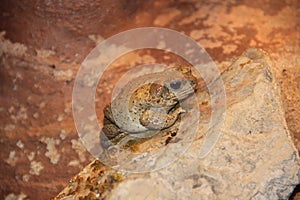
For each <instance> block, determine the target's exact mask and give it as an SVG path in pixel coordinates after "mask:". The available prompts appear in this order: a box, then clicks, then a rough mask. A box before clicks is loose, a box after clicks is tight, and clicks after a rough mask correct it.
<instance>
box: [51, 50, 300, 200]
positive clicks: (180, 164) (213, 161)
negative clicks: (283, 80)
mask: <svg viewBox="0 0 300 200" xmlns="http://www.w3.org/2000/svg"><path fill="white" fill-rule="evenodd" d="M271 68H272V63H271V61H270V60H269V58H268V57H267V56H266V55H265V53H264V52H262V51H258V50H256V49H249V50H247V51H246V52H245V53H244V54H243V55H242V56H241V57H239V58H237V59H236V60H235V61H234V62H233V64H231V65H229V66H228V68H226V70H225V71H224V72H223V73H222V79H223V81H224V84H225V90H226V93H227V98H226V106H227V109H226V116H225V121H224V122H222V121H221V120H220V121H219V122H218V123H223V124H222V129H221V132H219V130H218V129H217V127H218V126H219V124H218V123H217V124H215V125H214V126H213V127H212V130H211V131H210V132H209V133H208V134H218V133H219V134H220V138H219V140H218V142H217V144H216V146H215V147H214V148H213V150H212V151H211V152H210V153H209V154H208V156H206V157H205V158H203V159H201V158H199V149H200V147H201V145H202V144H203V141H204V140H205V139H206V137H209V136H207V135H206V134H205V136H204V137H200V136H201V135H203V132H202V131H203V129H199V131H198V132H197V133H196V136H195V138H196V140H195V141H194V142H193V143H192V145H191V147H190V148H189V149H188V150H187V151H186V152H184V153H183V154H182V155H180V157H179V159H178V160H177V161H176V162H173V163H172V164H170V165H169V166H167V167H165V168H163V169H161V170H158V171H152V172H149V173H141V174H132V173H126V172H123V177H122V180H120V182H118V184H113V183H112V184H111V186H112V187H114V189H112V191H111V193H109V195H108V194H107V193H102V192H101V191H99V188H101V187H102V186H103V185H105V182H102V184H101V183H99V181H98V182H97V184H92V185H88V186H86V184H87V181H85V180H87V179H88V180H89V181H90V180H95V179H97V176H100V177H102V175H101V174H94V173H90V171H91V170H92V168H91V165H89V166H87V167H86V168H85V169H84V171H83V172H81V173H80V174H79V175H78V176H77V177H75V178H73V180H75V182H76V184H73V182H72V184H70V186H69V187H67V188H66V189H65V190H64V191H62V193H60V194H59V196H58V197H57V199H62V198H63V197H66V196H68V197H76V198H78V197H86V196H87V195H89V197H98V198H102V197H103V198H104V197H106V198H108V199H146V198H149V199H274V200H275V199H287V198H288V197H289V196H290V194H291V193H292V191H293V189H294V187H295V185H296V184H297V183H298V182H299V180H300V171H299V170H300V162H299V157H298V154H297V151H296V148H295V147H294V145H293V142H292V139H291V135H290V133H289V131H288V129H287V126H286V122H285V118H284V114H283V108H282V105H281V99H280V94H279V91H278V89H279V88H278V85H277V83H276V80H275V78H274V76H273V72H272V69H271ZM213 84H214V83H213ZM213 87H214V86H213ZM203 94H204V95H205V94H206V91H204V90H200V91H199V92H198V94H197V96H198V97H199V98H201V97H202V96H203ZM217 95H218V94H217ZM204 99H205V98H204ZM204 99H203V98H201V101H203V100H204ZM189 122H191V120H189ZM202 123H203V122H202V121H201V122H200V124H202ZM202 125H204V124H202ZM193 126H195V124H192V123H191V124H189V127H190V128H188V129H187V130H185V131H186V132H189V131H191V130H192V128H191V127H193ZM183 134H184V133H183ZM183 140H184V138H183ZM169 145H170V146H172V145H175V144H172V143H171V144H169ZM165 148H167V147H165ZM133 159H134V160H137V162H138V160H139V159H138V158H133ZM161 159H164V158H163V156H160V157H157V158H152V161H153V162H154V163H155V164H154V165H153V168H157V166H156V165H159V163H161ZM95 163H97V162H96V161H95V162H94V164H95ZM92 165H93V164H92ZM116 173H117V172H116ZM119 173H122V171H120V172H119ZM87 177H89V178H87ZM76 180H80V181H76ZM78 185H83V186H84V187H79V186H78ZM109 190H111V188H110V189H109ZM70 191H76V192H75V193H73V192H70ZM102 195H104V196H102ZM107 195H108V196H107Z"/></svg>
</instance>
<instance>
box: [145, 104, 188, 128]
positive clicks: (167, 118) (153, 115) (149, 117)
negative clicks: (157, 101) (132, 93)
mask: <svg viewBox="0 0 300 200" xmlns="http://www.w3.org/2000/svg"><path fill="white" fill-rule="evenodd" d="M182 113H185V110H183V109H182V108H181V107H178V108H176V109H175V110H174V111H172V112H170V113H161V112H155V111H153V110H147V111H145V112H144V113H143V114H142V116H141V117H140V123H141V124H142V125H143V126H145V127H147V128H148V129H154V130H161V129H165V128H169V127H171V126H172V125H173V124H174V123H175V122H176V121H177V119H178V117H179V116H180V115H181V114H182Z"/></svg>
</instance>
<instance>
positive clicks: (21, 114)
mask: <svg viewBox="0 0 300 200" xmlns="http://www.w3.org/2000/svg"><path fill="white" fill-rule="evenodd" d="M120 2H121V3H120ZM299 3H300V2H299V1H298V0H273V1H269V0H254V1H248V0H240V1H198V0H178V1H161V0H153V1H138V0H130V1H126V3H124V2H123V1H122V0H116V1H110V0H93V1H83V0H79V1H76V2H73V1H64V2H61V4H59V3H56V2H54V1H30V2H27V1H26V2H25V1H21V0H16V1H10V0H3V1H1V6H0V10H1V14H0V30H1V39H0V60H1V61H0V148H1V152H0V157H1V159H2V160H3V162H2V163H1V165H0V171H1V172H2V173H0V185H1V187H0V199H5V198H7V199H11V198H19V199H32V200H34V199H38V200H40V199H41V197H43V198H44V199H49V198H50V197H52V196H54V195H56V194H57V193H58V192H59V191H61V190H62V189H63V188H64V187H65V186H66V184H67V182H68V180H69V179H70V177H72V176H74V175H75V174H77V173H78V172H79V171H80V170H81V169H82V168H83V167H84V166H86V165H87V164H88V163H89V162H91V161H92V160H93V157H92V156H91V155H90V154H89V153H88V152H87V151H86V149H85V148H84V146H82V144H81V141H80V139H79V138H78V134H77V131H76V128H75V126H74V120H73V116H72V108H71V101H72V98H71V97H72V90H73V83H74V82H73V81H74V79H75V76H76V72H77V70H78V69H79V67H80V63H81V62H82V60H83V59H84V58H85V57H86V55H87V54H88V53H89V51H90V50H91V49H93V48H94V47H95V46H96V44H97V43H98V42H100V41H102V40H103V39H106V38H108V37H110V36H112V35H115V34H117V33H119V32H121V31H123V30H128V29H132V28H137V27H145V26H160V27H166V28H170V29H173V30H177V31H179V32H182V33H184V34H186V35H188V36H190V37H191V38H193V39H194V40H196V41H197V43H198V44H200V45H201V46H202V47H204V48H205V49H206V50H207V52H209V54H210V55H211V57H212V58H213V60H214V61H215V62H219V63H218V65H219V66H221V68H222V66H227V64H228V63H229V62H230V61H229V60H227V58H231V57H237V56H239V55H241V53H242V52H243V51H244V50H245V49H247V48H249V47H257V48H262V49H264V50H266V51H267V52H269V53H270V56H271V57H272V60H273V61H274V70H275V74H274V76H276V77H278V80H279V86H280V89H281V91H282V97H283V102H284V106H283V107H284V111H285V117H286V121H287V125H288V127H289V130H290V132H291V133H292V134H293V135H294V138H293V139H294V142H295V144H296V146H297V147H298V150H299V149H300V142H299V140H300V123H299V121H300V118H299V117H300V110H299V108H300V57H299V55H300V48H299V41H300V40H299V38H300V34H299V27H300V26H299V23H300V18H299V17H300V16H299V14H298V13H299V9H300V7H299ZM101 10H104V11H103V12H101ZM98 11H99V12H98ZM2 36H3V37H2ZM146 58H150V60H151V61H152V62H157V63H159V61H160V60H159V59H156V58H152V57H151V56H149V55H146V56H143V55H141V54H139V52H136V53H133V54H131V56H130V58H129V60H123V63H122V65H121V67H120V70H119V71H114V72H113V76H108V78H109V79H117V76H118V75H119V72H120V71H123V69H126V67H127V66H128V65H134V64H136V63H134V62H133V60H138V61H145V59H146ZM169 60H170V61H173V62H176V60H175V61H174V60H172V59H170V57H169ZM220 62H222V63H220ZM106 86H107V87H106V88H105V90H104V91H100V90H99V93H103V92H104V93H105V95H107V96H109V95H110V91H112V88H113V85H106ZM105 95H103V96H101V97H100V98H98V99H96V103H98V104H105V103H107V102H108V99H107V98H106V97H105ZM102 106H104V105H102ZM203 106H204V108H203V111H202V110H201V112H202V113H204V112H205V110H206V109H209V108H206V107H205V105H204V104H203ZM100 108H101V105H100ZM99 110H101V109H99ZM99 116H100V117H99V118H101V114H100V115H99ZM206 117H207V116H203V118H206ZM299 186H300V185H299ZM298 191H299V189H298ZM298 197H299V195H298Z"/></svg>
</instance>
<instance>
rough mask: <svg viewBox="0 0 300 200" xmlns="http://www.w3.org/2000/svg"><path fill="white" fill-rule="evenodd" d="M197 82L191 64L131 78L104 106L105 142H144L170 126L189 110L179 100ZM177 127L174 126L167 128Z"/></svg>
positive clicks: (184, 96) (103, 135)
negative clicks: (109, 102) (110, 101)
mask: <svg viewBox="0 0 300 200" xmlns="http://www.w3.org/2000/svg"><path fill="white" fill-rule="evenodd" d="M196 86H197V78H196V77H195V76H193V74H192V71H191V66H178V67H176V68H169V69H166V70H164V71H163V72H157V73H152V74H147V75H144V76H142V77H139V78H138V79H135V80H133V81H131V82H129V83H128V84H127V85H126V86H125V88H124V90H123V91H122V92H121V93H120V94H119V95H118V96H117V97H116V98H115V99H114V100H113V101H112V103H111V104H109V105H108V106H106V107H105V109H104V127H103V129H102V132H101V135H100V138H101V143H102V145H103V146H104V147H105V148H107V147H108V146H110V145H119V146H121V147H124V146H126V145H127V143H128V142H131V143H138V142H142V141H144V140H148V139H151V138H152V137H153V136H154V135H156V133H157V132H158V131H160V130H164V129H167V128H170V127H171V126H173V125H174V124H175V123H176V122H177V121H178V119H179V118H180V115H182V114H183V113H185V112H186V110H184V109H183V108H182V107H181V106H180V102H181V101H182V100H184V99H186V98H188V97H189V96H190V95H191V94H193V93H194V92H195V91H194V90H195V88H196ZM176 129H177V126H174V129H171V130H170V129H168V131H169V132H170V131H171V132H176Z"/></svg>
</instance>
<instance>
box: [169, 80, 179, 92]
mask: <svg viewBox="0 0 300 200" xmlns="http://www.w3.org/2000/svg"><path fill="white" fill-rule="evenodd" d="M180 86H181V81H173V82H171V83H170V87H171V88H172V89H174V90H178V89H179V88H180Z"/></svg>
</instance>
